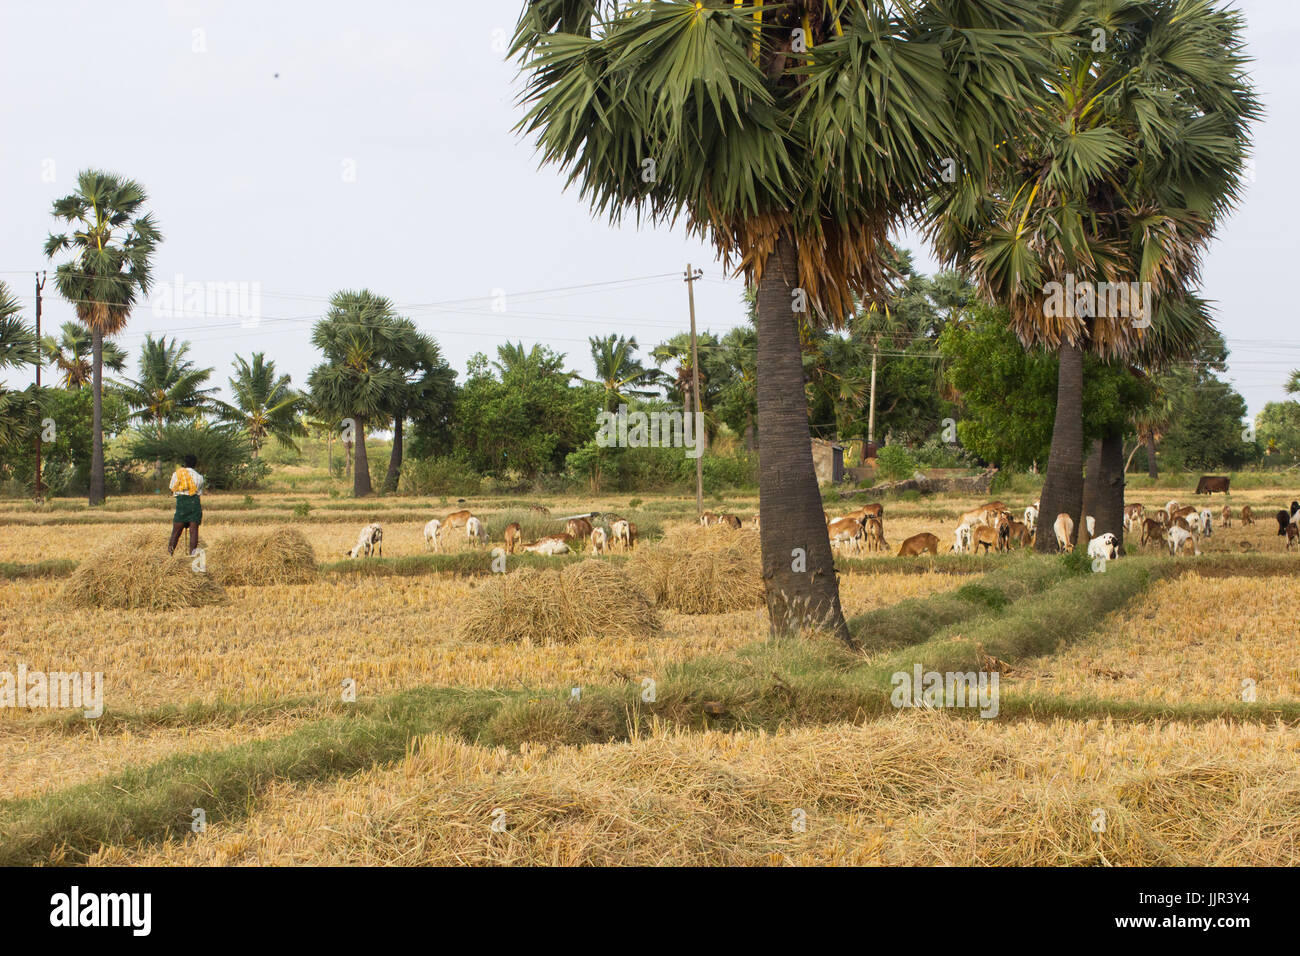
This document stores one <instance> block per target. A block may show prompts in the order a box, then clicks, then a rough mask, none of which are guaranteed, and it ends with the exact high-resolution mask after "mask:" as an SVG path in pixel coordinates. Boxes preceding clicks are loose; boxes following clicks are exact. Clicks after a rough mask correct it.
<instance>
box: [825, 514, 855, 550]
mask: <svg viewBox="0 0 1300 956" xmlns="http://www.w3.org/2000/svg"><path fill="white" fill-rule="evenodd" d="M826 531H827V533H828V534H829V535H830V539H831V547H832V548H834V547H835V545H837V544H845V545H848V546H849V547H850V548H852V549H853V550H854V551H857V552H859V553H860V552H861V551H862V541H863V530H862V522H861V521H859V520H858V519H857V518H835V519H833V520H832V521H831V523H830V524H829V525H827V526H826Z"/></svg>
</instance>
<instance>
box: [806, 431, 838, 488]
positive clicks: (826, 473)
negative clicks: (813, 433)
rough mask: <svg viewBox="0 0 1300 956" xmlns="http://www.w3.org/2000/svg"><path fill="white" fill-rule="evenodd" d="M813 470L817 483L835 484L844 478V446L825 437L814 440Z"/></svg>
mask: <svg viewBox="0 0 1300 956" xmlns="http://www.w3.org/2000/svg"><path fill="white" fill-rule="evenodd" d="M812 457H813V470H814V471H816V472H817V484H819V485H833V484H837V483H838V482H841V481H843V480H844V446H843V445H841V444H839V443H838V442H833V441H827V440H826V439H825V438H814V439H813V440H812Z"/></svg>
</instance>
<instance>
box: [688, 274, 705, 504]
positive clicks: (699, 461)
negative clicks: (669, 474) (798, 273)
mask: <svg viewBox="0 0 1300 956" xmlns="http://www.w3.org/2000/svg"><path fill="white" fill-rule="evenodd" d="M702 275H704V271H703V270H701V269H692V268H691V264H690V263H689V262H688V263H686V279H685V281H686V295H687V298H688V299H689V300H690V303H691V391H692V392H694V393H695V452H696V455H695V517H696V519H697V520H698V519H699V517H700V516H701V515H703V514H704V418H703V415H702V413H701V410H700V350H699V348H698V347H697V345H696V342H695V280H696V279H698V278H700V277H701V276H702Z"/></svg>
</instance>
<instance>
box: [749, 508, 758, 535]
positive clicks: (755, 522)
mask: <svg viewBox="0 0 1300 956" xmlns="http://www.w3.org/2000/svg"><path fill="white" fill-rule="evenodd" d="M749 526H750V527H751V528H753V529H754V530H755V531H758V530H759V527H758V512H757V511H755V512H754V517H752V518H750V519H749Z"/></svg>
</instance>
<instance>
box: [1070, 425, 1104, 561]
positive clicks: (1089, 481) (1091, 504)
mask: <svg viewBox="0 0 1300 956" xmlns="http://www.w3.org/2000/svg"><path fill="white" fill-rule="evenodd" d="M1101 470H1102V469H1101V442H1100V441H1098V440H1097V439H1095V438H1094V439H1093V442H1092V445H1091V446H1089V448H1088V457H1087V459H1086V460H1085V461H1084V463H1083V507H1082V508H1081V509H1080V511H1081V512H1082V514H1083V515H1084V516H1085V517H1086V516H1088V515H1092V517H1093V522H1094V524H1095V525H1096V530H1097V533H1098V534H1101V524H1100V521H1098V519H1097V506H1098V503H1099V499H1100V498H1101ZM1074 530H1075V535H1074V538H1075V544H1076V545H1080V544H1081V545H1083V547H1084V548H1085V549H1086V548H1087V547H1088V541H1089V540H1090V535H1089V534H1088V523H1087V522H1086V521H1080V522H1079V524H1078V526H1076V527H1075V529H1074Z"/></svg>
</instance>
